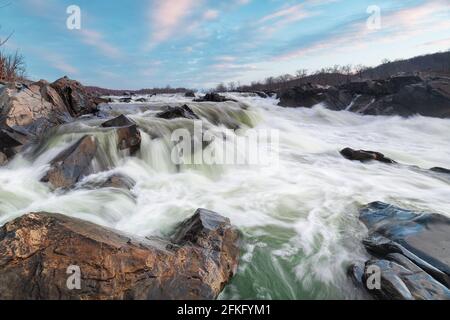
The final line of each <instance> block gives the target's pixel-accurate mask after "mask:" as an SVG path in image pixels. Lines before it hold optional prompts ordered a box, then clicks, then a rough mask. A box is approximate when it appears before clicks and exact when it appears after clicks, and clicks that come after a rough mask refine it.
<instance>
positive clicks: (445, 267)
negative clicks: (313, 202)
mask: <svg viewBox="0 0 450 320" xmlns="http://www.w3.org/2000/svg"><path fill="white" fill-rule="evenodd" d="M360 219H361V221H362V222H363V223H364V224H365V225H366V226H367V228H368V229H369V237H368V238H366V239H364V241H363V244H364V246H365V247H366V249H367V250H368V252H369V253H371V254H372V255H374V256H375V257H377V259H372V260H370V261H368V262H366V269H367V267H368V266H377V267H378V268H379V270H380V271H381V280H382V282H381V288H379V289H373V290H370V293H371V294H373V295H374V296H375V297H377V298H382V299H430V300H434V299H446V300H449V299H450V290H449V287H450V237H449V236H448V235H449V232H450V219H449V218H447V217H445V216H442V215H438V214H430V213H418V212H413V211H409V210H405V209H401V208H398V207H395V206H392V205H388V204H385V203H382V202H374V203H371V204H369V205H367V206H365V207H364V208H363V209H362V210H361V215H360ZM355 270H356V269H355V266H352V267H351V270H350V273H351V274H353V275H355V274H357V273H356V272H355ZM369 276H370V274H369V273H367V270H365V272H364V275H363V278H362V279H361V284H363V285H364V286H365V287H366V288H367V286H366V284H367V282H366V280H367V279H368V277H369ZM357 277H358V275H356V276H354V277H353V278H357Z"/></svg>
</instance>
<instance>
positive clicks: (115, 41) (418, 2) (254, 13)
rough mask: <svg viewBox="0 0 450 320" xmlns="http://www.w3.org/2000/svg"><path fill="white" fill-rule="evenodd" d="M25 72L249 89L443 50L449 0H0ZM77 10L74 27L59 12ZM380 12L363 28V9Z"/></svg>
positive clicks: (0, 19)
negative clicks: (271, 80)
mask: <svg viewBox="0 0 450 320" xmlns="http://www.w3.org/2000/svg"><path fill="white" fill-rule="evenodd" d="M1 3H10V4H9V5H7V6H6V7H3V8H0V24H1V26H2V28H1V29H0V38H4V37H5V36H7V35H8V34H9V33H10V32H12V31H14V34H13V37H12V38H11V40H10V41H9V42H8V43H7V46H6V50H11V51H12V50H15V49H19V50H20V52H21V53H22V54H23V55H24V56H25V59H26V63H27V72H28V76H29V77H30V78H32V79H41V78H43V79H47V80H49V81H52V80H55V79H56V78H59V77H61V76H63V75H68V76H70V77H71V78H75V79H77V80H80V81H81V82H83V83H84V84H89V85H98V86H102V87H109V88H122V89H138V88H144V87H154V86H166V85H168V84H169V85H171V86H185V87H192V88H208V87H212V86H215V85H216V84H218V83H219V82H230V81H236V82H238V81H239V82H241V83H243V84H244V83H249V82H251V81H254V80H260V79H264V78H266V77H268V76H276V75H281V74H285V73H291V74H293V73H295V71H296V70H298V69H308V70H315V69H318V68H321V67H326V66H332V65H334V64H364V65H368V66H372V65H376V64H379V63H380V62H381V61H382V59H384V58H388V59H391V60H393V59H399V58H408V57H412V56H416V55H420V54H424V53H431V52H436V51H441V50H447V49H449V48H450V0H428V1H424V0H402V1H398V0H369V1H366V0H304V1H292V0H127V1H122V0H121V1H113V0H89V1H87V0H0V4H1ZM70 5H77V6H79V7H80V9H81V29H80V30H69V29H68V28H67V26H66V20H67V18H68V16H69V15H68V14H67V13H66V9H67V7H68V6H70ZM371 5H376V6H378V7H379V8H380V10H381V11H380V17H381V20H380V22H381V24H380V28H377V29H373V28H368V26H367V19H368V18H369V16H370V14H369V13H367V8H368V7H369V6H371Z"/></svg>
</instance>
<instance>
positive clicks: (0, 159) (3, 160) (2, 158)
mask: <svg viewBox="0 0 450 320" xmlns="http://www.w3.org/2000/svg"><path fill="white" fill-rule="evenodd" d="M7 163H8V157H7V156H6V154H4V153H3V152H1V151H0V166H4V165H5V164H7Z"/></svg>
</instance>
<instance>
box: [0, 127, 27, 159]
mask: <svg viewBox="0 0 450 320" xmlns="http://www.w3.org/2000/svg"><path fill="white" fill-rule="evenodd" d="M28 139H29V137H28V136H27V135H26V134H23V133H21V132H19V131H16V130H14V129H12V128H10V127H8V126H7V125H4V126H3V129H0V152H2V153H3V154H4V155H5V157H7V159H10V158H12V157H14V155H16V154H17V153H19V152H20V151H21V149H22V148H23V147H24V145H25V144H26V143H27V142H28Z"/></svg>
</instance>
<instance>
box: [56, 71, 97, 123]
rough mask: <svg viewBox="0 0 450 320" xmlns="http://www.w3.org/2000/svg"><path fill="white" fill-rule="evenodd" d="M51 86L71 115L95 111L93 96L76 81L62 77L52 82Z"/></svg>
mask: <svg viewBox="0 0 450 320" xmlns="http://www.w3.org/2000/svg"><path fill="white" fill-rule="evenodd" d="M51 87H52V88H53V89H55V90H56V92H58V93H59V95H60V96H61V98H62V100H63V101H64V103H65V105H66V107H67V109H68V111H69V113H70V114H71V115H72V116H73V117H79V116H82V115H84V114H90V113H94V112H96V104H95V102H94V97H93V96H91V95H90V94H89V93H88V91H87V90H86V88H85V87H84V86H83V85H82V84H81V83H79V82H78V81H76V80H71V79H69V78H68V77H63V78H61V79H58V80H56V81H55V82H53V83H52V84H51Z"/></svg>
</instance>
